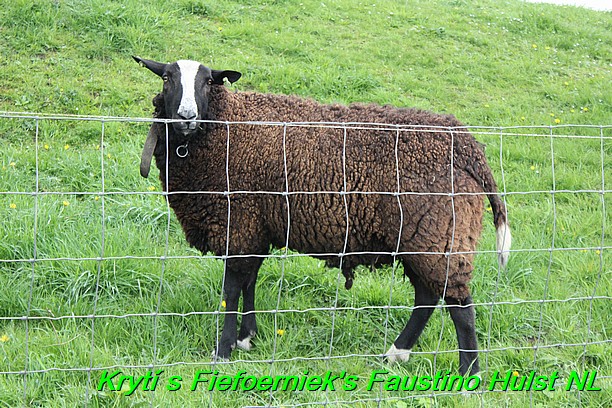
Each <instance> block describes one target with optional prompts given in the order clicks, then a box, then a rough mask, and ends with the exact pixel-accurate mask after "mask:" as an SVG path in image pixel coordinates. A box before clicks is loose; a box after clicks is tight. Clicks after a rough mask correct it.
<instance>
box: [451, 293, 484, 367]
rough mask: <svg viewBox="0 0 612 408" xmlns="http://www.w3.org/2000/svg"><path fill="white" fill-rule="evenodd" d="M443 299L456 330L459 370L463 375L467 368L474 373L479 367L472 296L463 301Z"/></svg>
mask: <svg viewBox="0 0 612 408" xmlns="http://www.w3.org/2000/svg"><path fill="white" fill-rule="evenodd" d="M445 300H446V304H448V305H450V306H451V307H449V308H448V311H449V313H450V315H451V318H452V319H453V323H454V324H455V330H456V331H457V341H458V343H459V372H460V373H461V375H464V374H465V373H467V372H468V370H469V373H470V374H476V373H477V372H478V371H480V367H479V365H478V343H477V341H476V330H475V323H474V305H473V304H472V297H471V296H468V297H466V298H465V300H463V301H459V300H457V299H452V298H446V299H445Z"/></svg>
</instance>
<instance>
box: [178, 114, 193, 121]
mask: <svg viewBox="0 0 612 408" xmlns="http://www.w3.org/2000/svg"><path fill="white" fill-rule="evenodd" d="M196 116H197V115H196V114H195V113H184V114H181V113H179V114H178V117H179V118H181V119H184V120H195V118H196Z"/></svg>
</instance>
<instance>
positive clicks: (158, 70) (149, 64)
mask: <svg viewBox="0 0 612 408" xmlns="http://www.w3.org/2000/svg"><path fill="white" fill-rule="evenodd" d="M132 58H134V61H136V62H137V63H139V64H140V65H142V66H143V67H146V68H149V69H150V70H151V72H153V73H155V74H156V75H158V76H162V75H164V72H166V66H167V65H168V64H163V63H161V62H155V61H151V60H146V59H143V58H140V57H135V56H132Z"/></svg>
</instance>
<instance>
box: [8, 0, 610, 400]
mask: <svg viewBox="0 0 612 408" xmlns="http://www.w3.org/2000/svg"><path fill="white" fill-rule="evenodd" d="M131 55H140V56H141V57H144V58H151V59H157V60H161V61H173V60H176V59H181V58H188V59H195V60H199V61H201V62H202V63H204V64H205V65H208V66H211V67H213V68H216V69H233V70H237V71H241V72H242V73H243V78H242V79H241V80H240V81H239V82H237V83H236V84H235V85H233V87H234V88H236V89H239V90H257V91H261V92H273V93H285V94H297V95H302V96H306V97H311V98H314V99H316V100H319V101H321V102H341V103H351V102H375V103H380V104H392V105H396V106H410V107H419V108H423V109H429V110H433V111H437V112H444V113H452V114H454V115H455V116H457V117H458V118H459V119H460V120H461V121H462V122H464V123H466V124H468V125H469V126H472V127H473V130H474V134H475V135H476V137H477V138H478V140H480V141H481V142H483V143H485V144H486V146H487V147H486V152H487V157H488V159H489V162H490V164H491V167H492V168H493V171H494V174H495V176H496V179H497V181H498V184H499V185H500V188H501V189H502V190H503V191H505V192H507V193H508V194H507V195H506V201H507V205H508V210H509V216H510V222H511V225H512V228H513V235H514V243H513V249H514V250H516V252H513V253H512V256H511V260H510V263H509V267H508V269H507V270H506V271H499V270H498V268H497V262H496V254H495V253H494V252H493V250H494V230H493V227H492V217H491V214H490V212H487V213H486V215H485V217H486V219H485V222H484V224H485V231H484V234H483V237H482V240H481V243H480V246H479V249H480V250H482V251H483V252H482V253H480V254H478V256H477V259H476V270H475V271H474V280H473V282H472V291H473V297H474V301H475V302H476V303H477V307H476V313H477V319H476V326H477V327H476V330H477V334H478V337H479V343H480V347H481V348H482V349H483V350H485V351H483V352H482V353H481V367H482V368H483V371H484V372H483V373H482V376H483V382H484V383H485V384H486V383H488V381H489V380H490V379H491V376H492V375H493V373H494V372H495V371H501V372H502V373H504V374H505V372H506V371H507V370H511V371H517V372H518V373H519V374H520V375H523V374H525V375H526V374H529V372H530V371H531V370H536V371H537V372H538V373H539V374H550V373H552V372H553V371H555V370H556V371H558V372H559V376H560V380H559V382H558V384H560V385H558V386H557V388H556V389H555V390H554V391H548V390H547V391H544V392H541V391H531V392H530V391H509V392H482V393H479V392H473V393H469V394H458V393H456V392H451V393H448V392H437V391H436V392H432V391H423V392H420V391H412V392H408V391H405V392H396V391H385V390H384V389H383V388H382V387H380V386H376V387H374V389H373V390H368V389H367V387H366V385H367V382H368V379H369V377H370V375H371V373H372V372H373V371H374V370H379V369H386V370H388V371H390V373H392V374H394V375H400V376H412V375H431V374H432V373H435V371H436V370H450V371H451V372H452V373H456V372H457V370H458V359H457V350H456V348H457V344H456V339H455V333H454V328H453V325H452V322H451V320H450V318H449V317H448V313H446V312H445V311H444V310H443V309H442V308H441V309H440V310H439V311H436V313H434V316H433V317H432V319H431V321H430V322H429V324H428V326H427V328H426V329H425V332H424V334H423V335H422V336H421V338H420V340H419V343H418V345H417V347H416V349H415V350H414V351H415V353H414V355H413V356H412V358H411V360H410V361H409V362H407V363H405V364H402V365H392V366H387V365H385V364H383V363H382V362H381V359H380V357H379V355H380V354H381V353H383V352H384V351H386V350H387V349H388V347H389V345H390V343H391V342H392V341H393V340H394V339H395V337H396V335H397V334H398V333H399V331H400V330H401V329H402V328H403V326H404V324H405V322H406V320H407V318H408V316H409V313H410V311H411V306H412V302H413V300H412V298H413V290H412V287H411V286H410V284H409V283H408V282H404V280H403V279H402V278H401V274H402V271H401V268H399V269H396V270H394V269H393V268H392V267H389V268H385V269H381V270H377V271H376V272H369V271H368V270H367V269H366V268H362V269H359V270H358V271H357V279H356V281H355V285H354V287H353V289H351V290H350V291H346V290H344V288H343V279H342V277H341V275H340V276H339V270H337V269H326V268H325V267H324V266H323V264H322V262H320V261H318V260H316V259H314V258H308V257H304V256H300V255H299V254H297V253H293V252H290V253H289V254H290V255H291V256H289V257H288V258H286V259H285V258H283V257H282V254H283V253H284V252H283V251H279V250H274V252H273V254H274V255H275V257H273V258H271V259H269V260H266V262H265V263H264V266H263V267H262V270H261V272H260V278H259V281H258V295H257V308H258V310H262V311H263V312H262V313H260V315H259V317H258V319H259V320H258V323H259V330H260V332H259V334H258V337H257V338H256V339H255V340H254V343H255V347H254V349H253V350H252V351H250V352H248V353H247V352H244V351H236V352H234V354H233V360H232V361H231V362H229V363H224V364H220V365H216V366H211V363H210V357H209V356H210V353H211V351H212V349H213V346H214V343H215V339H216V337H217V336H218V334H219V330H220V323H221V321H222V319H220V318H219V313H218V312H222V311H223V307H222V305H221V303H222V302H221V301H222V296H221V293H220V292H221V288H220V286H221V281H222V273H223V264H222V262H221V261H219V260H215V259H211V258H210V257H207V256H205V257H202V256H201V254H199V253H198V252H196V251H195V250H193V249H191V248H189V247H188V246H187V245H186V243H185V240H184V237H183V234H182V231H181V229H180V226H179V225H178V222H177V221H176V219H175V217H174V215H173V214H172V213H171V212H170V211H169V209H168V207H167V204H166V200H165V197H164V196H163V194H162V193H161V191H160V186H159V182H158V181H157V175H158V172H157V170H156V169H155V170H153V171H152V173H153V174H152V175H151V176H150V177H149V179H146V180H145V179H142V178H141V177H140V176H139V174H138V160H139V156H140V151H141V149H142V145H143V143H144V139H145V135H146V132H147V128H148V125H147V124H146V123H142V122H134V121H129V120H115V119H106V120H91V121H82V120H76V119H67V118H64V119H62V120H57V119H50V118H45V119H41V120H35V119H33V118H32V117H29V116H27V115H20V116H19V117H9V116H11V115H8V114H6V113H4V114H3V113H2V111H4V112H14V111H18V112H36V113H41V114H61V115H94V116H112V117H121V118H128V117H141V118H142V117H144V118H147V117H150V115H151V110H152V109H151V108H152V106H151V103H150V100H151V98H152V96H153V95H154V94H155V93H156V92H158V91H159V90H160V89H161V83H160V81H158V80H157V79H156V78H154V76H153V75H151V73H150V72H148V71H147V70H145V69H142V68H140V67H138V66H137V65H136V64H135V63H134V62H133V60H132V59H131V57H130V56H131ZM0 61H1V62H2V64H1V65H2V69H0V220H2V222H0V407H4V406H6V407H15V406H41V407H42V406H44V407H62V406H82V405H88V406H94V407H97V406H113V407H128V406H149V405H153V406H160V407H165V406H180V405H182V406H218V407H228V406H243V405H273V406H296V405H297V406H310V405H317V404H318V405H322V404H324V403H326V402H327V403H328V404H329V405H332V406H358V407H369V406H382V407H394V408H395V407H396V408H404V407H412V406H414V407H432V406H443V407H447V406H448V407H465V406H467V407H476V406H478V407H480V406H512V407H514V406H555V407H574V406H584V407H609V406H612V357H611V356H612V347H611V342H612V341H611V332H612V324H611V323H610V320H608V318H609V314H610V310H611V305H612V302H611V296H612V294H611V292H612V291H611V288H612V255H611V254H612V234H611V231H612V192H611V190H612V128H610V127H609V126H608V127H605V125H612V13H603V12H595V11H589V10H585V9H579V8H573V7H557V6H549V5H543V4H526V3H522V2H519V1H515V0H507V1H501V2H498V1H493V0H476V1H469V2H468V1H463V0H448V1H442V0H436V1H406V2H397V1H391V0H383V1H376V2H375V4H374V2H361V3H357V2H351V1H348V0H338V1H335V2H331V1H324V2H321V1H310V0H299V1H289V0H287V1H282V0H278V1H274V0H270V1H257V0H254V1H249V2H237V1H228V0H220V1H214V2H213V1H201V0H180V1H175V2H163V1H157V0H145V1H135V0H126V1H122V2H118V1H111V0H95V1H94V0H82V1H78V0H63V1H62V0H58V1H25V0H14V1H11V2H3V4H2V7H1V8H0ZM12 116H15V115H12ZM568 125H577V126H568ZM591 125H593V126H591ZM515 126H517V127H516V128H515ZM539 126H544V127H539ZM501 127H505V128H501ZM508 127H513V128H508ZM570 136H571V137H570ZM576 136H579V137H576ZM502 172H503V178H502ZM552 190H554V191H555V193H551V191H552ZM36 192H38V194H35V193H36ZM34 258H35V259H36V262H32V259H34ZM334 306H337V310H335V311H333V310H330V308H333V307H334ZM387 306H392V307H390V308H388V307H387ZM275 310H286V311H287V312H283V313H274V311H275ZM91 315H96V316H98V317H97V318H96V319H92V318H90V317H88V316H91ZM22 316H27V317H30V319H27V320H26V319H22V318H21V317H22ZM75 316H76V317H75ZM100 316H101V317H100ZM271 359H273V360H274V361H271ZM114 367H117V368H116V369H122V370H123V371H124V373H125V374H129V375H143V374H145V373H146V372H147V371H149V370H157V369H163V370H164V373H163V374H162V375H161V380H160V385H159V386H158V387H157V389H156V390H155V391H154V392H153V391H142V389H141V390H138V391H136V392H135V393H134V394H133V395H127V391H126V388H124V390H123V391H121V392H113V391H109V390H108V388H106V389H105V390H103V391H97V390H96V387H97V385H98V382H99V380H100V378H101V375H102V372H103V370H104V369H109V370H111V371H114V370H115V368H114ZM160 367H161V368H160ZM207 369H214V370H219V371H220V372H221V373H223V374H228V375H231V376H233V375H234V374H236V373H238V372H239V371H240V370H245V371H247V372H248V373H249V374H250V375H256V376H264V375H302V374H303V373H304V372H305V371H308V372H309V373H310V374H311V375H324V374H325V373H326V372H327V371H332V372H333V373H335V374H339V373H340V372H342V371H343V370H344V371H346V372H347V373H348V375H355V376H358V378H359V381H358V387H357V389H355V390H353V391H344V390H336V391H301V392H298V391H293V392H291V391H277V392H269V391H248V392H244V391H225V392H223V391H214V392H209V391H206V390H203V389H200V388H199V389H198V390H197V391H190V390H189V384H188V383H189V381H188V380H187V379H190V378H192V377H193V376H194V374H195V372H196V371H198V370H207ZM589 370H591V371H597V374H598V377H599V378H598V379H597V386H599V387H600V388H601V389H602V390H601V391H583V392H579V391H577V390H576V389H575V388H574V389H572V390H571V391H564V390H563V388H564V387H565V383H566V380H567V378H568V376H569V375H570V373H571V372H572V371H577V372H578V373H584V372H586V371H589ZM24 371H27V374H26V375H24V374H23V372H24ZM174 375H180V376H182V377H183V378H185V379H186V380H185V381H184V384H183V388H182V389H180V390H178V391H169V390H167V389H166V384H167V379H168V377H170V376H174ZM485 390H486V388H485V387H482V388H479V389H478V391H485ZM449 394H450V395H449Z"/></svg>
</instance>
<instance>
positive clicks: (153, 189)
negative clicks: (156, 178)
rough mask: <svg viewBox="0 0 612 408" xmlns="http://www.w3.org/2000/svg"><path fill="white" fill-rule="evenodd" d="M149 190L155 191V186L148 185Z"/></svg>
mask: <svg viewBox="0 0 612 408" xmlns="http://www.w3.org/2000/svg"><path fill="white" fill-rule="evenodd" d="M147 190H149V191H155V186H149V187H147Z"/></svg>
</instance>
